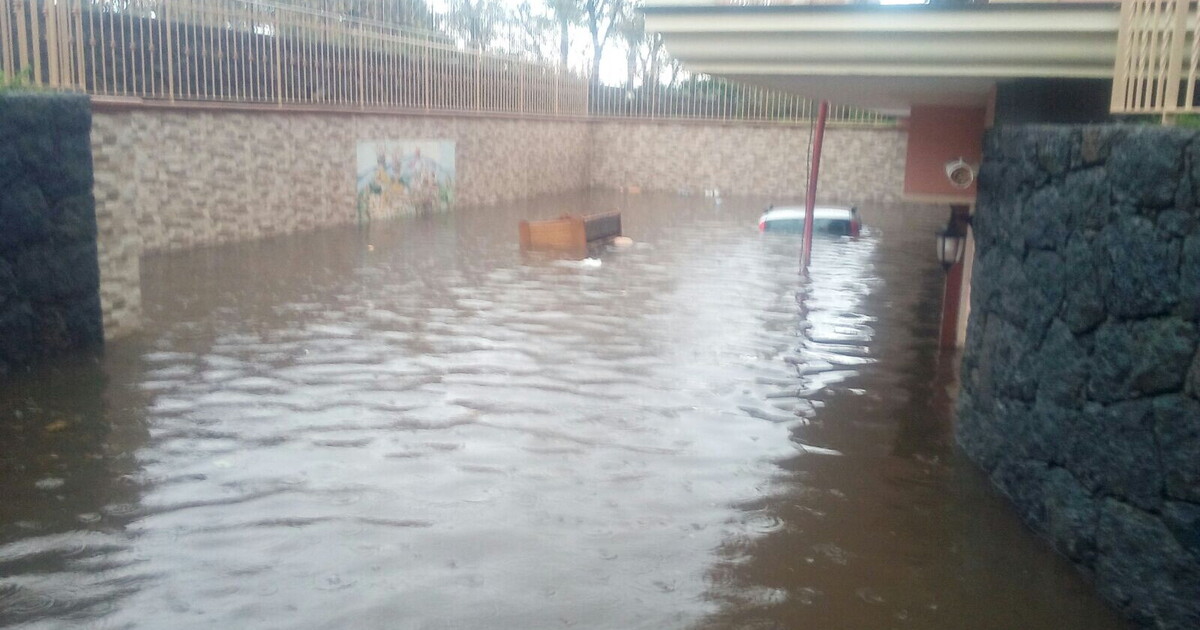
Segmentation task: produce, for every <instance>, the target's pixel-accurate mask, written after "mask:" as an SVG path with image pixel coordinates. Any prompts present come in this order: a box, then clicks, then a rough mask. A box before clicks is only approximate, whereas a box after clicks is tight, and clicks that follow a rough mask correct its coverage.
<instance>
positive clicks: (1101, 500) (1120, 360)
mask: <svg viewBox="0 0 1200 630" xmlns="http://www.w3.org/2000/svg"><path fill="white" fill-rule="evenodd" d="M984 156H985V158H984V163H983V165H982V167H981V170H980V174H979V198H978V205H977V210H976V214H975V220H974V229H975V243H976V256H977V258H976V265H975V271H974V276H973V279H972V285H971V300H972V301H971V321H970V324H969V326H968V338H967V347H966V352H965V355H964V358H963V372H962V393H961V395H960V398H959V406H958V412H959V423H958V427H957V434H958V439H959V442H960V443H961V444H962V446H963V448H964V449H965V450H966V452H967V453H968V454H969V455H970V456H971V457H972V458H973V459H975V461H976V462H978V463H979V464H980V465H981V466H982V467H983V468H984V469H985V470H987V471H988V472H989V473H990V474H991V477H992V481H993V482H994V483H995V484H996V485H997V486H998V487H999V488H1000V489H1001V490H1002V491H1003V492H1005V493H1006V494H1008V495H1009V497H1010V498H1012V500H1013V502H1014V503H1015V504H1016V506H1017V509H1018V511H1019V512H1020V513H1021V514H1022V515H1023V516H1024V518H1025V519H1026V520H1027V521H1028V522H1029V524H1030V525H1031V526H1032V527H1033V528H1034V529H1036V530H1038V531H1039V532H1041V533H1043V534H1044V535H1045V536H1046V537H1047V538H1048V539H1049V540H1050V541H1051V542H1052V543H1054V545H1055V546H1056V547H1057V548H1058V549H1059V550H1060V551H1062V553H1063V554H1064V555H1066V556H1067V557H1068V558H1070V559H1071V560H1073V561H1074V562H1076V563H1077V564H1078V565H1079V566H1080V567H1081V568H1082V569H1083V570H1084V571H1085V572H1087V573H1089V574H1090V575H1092V576H1093V577H1094V578H1095V580H1096V584H1097V587H1098V588H1099V590H1100V591H1101V593H1102V594H1104V595H1105V596H1106V597H1107V598H1108V599H1109V600H1110V601H1112V602H1113V604H1115V605H1116V606H1118V607H1119V608H1120V609H1121V610H1122V611H1123V612H1125V613H1126V614H1127V615H1128V616H1129V617H1130V618H1131V619H1133V620H1134V621H1135V622H1137V623H1138V624H1139V625H1141V626H1144V627H1147V628H1151V627H1152V628H1178V629H1184V628H1200V385H1198V381H1197V378H1198V372H1200V330H1198V322H1197V320H1198V319H1200V303H1198V301H1197V299H1198V298H1197V295H1200V250H1198V249H1197V248H1198V247H1200V203H1198V200H1200V195H1197V191H1200V188H1198V187H1197V182H1200V133H1197V132H1195V131H1185V130H1178V129H1165V128H1154V127H1120V126H1100V127H1096V126H1090V127H1062V126H1030V127H1002V128H999V129H997V130H994V131H992V132H990V133H989V135H988V138H987V140H986V143H985V148H984Z"/></svg>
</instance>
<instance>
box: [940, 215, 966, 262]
mask: <svg viewBox="0 0 1200 630" xmlns="http://www.w3.org/2000/svg"><path fill="white" fill-rule="evenodd" d="M966 249H967V235H966V234H962V233H961V232H960V231H959V230H957V229H955V228H954V226H953V225H952V224H950V223H947V224H946V227H944V228H942V231H941V232H938V233H937V255H938V262H940V263H942V269H944V270H946V271H950V268H951V267H953V266H954V265H957V264H958V263H959V261H961V260H962V259H963V252H964V251H966Z"/></svg>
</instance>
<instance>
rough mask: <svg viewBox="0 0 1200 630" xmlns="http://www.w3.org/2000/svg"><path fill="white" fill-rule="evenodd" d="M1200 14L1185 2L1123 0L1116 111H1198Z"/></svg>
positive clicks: (1115, 73) (1115, 75)
mask: <svg viewBox="0 0 1200 630" xmlns="http://www.w3.org/2000/svg"><path fill="white" fill-rule="evenodd" d="M1198 29H1200V12H1197V6H1196V3H1195V2H1188V1H1186V0H1184V1H1180V0H1125V1H1124V2H1123V3H1122V5H1121V30H1120V33H1119V35H1118V40H1117V57H1116V66H1115V67H1114V69H1113V95H1112V107H1111V110H1112V112H1113V113H1117V114H1164V115H1171V114H1181V113H1194V112H1198V111H1200V107H1197V104H1196V100H1197V99H1196V96H1197V94H1196V93H1197V79H1198V78H1200V73H1198V70H1200V41H1198V40H1197V38H1196V33H1197V30H1198Z"/></svg>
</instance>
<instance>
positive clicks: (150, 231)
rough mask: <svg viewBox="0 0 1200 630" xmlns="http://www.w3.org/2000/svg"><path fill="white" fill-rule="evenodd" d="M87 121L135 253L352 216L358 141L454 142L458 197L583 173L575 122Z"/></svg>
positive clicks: (206, 113) (153, 117)
mask: <svg viewBox="0 0 1200 630" xmlns="http://www.w3.org/2000/svg"><path fill="white" fill-rule="evenodd" d="M96 128H97V133H96V134H95V135H94V136H93V139H94V141H95V144H96V146H95V150H96V153H97V155H102V154H103V155H104V159H103V161H102V167H101V169H100V170H101V171H102V172H105V173H110V172H111V173H120V174H121V176H120V177H119V178H117V179H128V180H129V186H128V188H127V189H122V190H117V189H116V188H117V187H122V188H123V186H124V185H123V184H121V183H119V182H109V181H108V180H109V178H107V177H103V178H102V179H104V180H105V181H106V183H111V184H112V185H113V187H112V188H110V189H109V190H108V191H106V192H108V193H111V194H112V195H115V197H114V199H115V198H124V201H123V202H122V203H124V204H127V205H131V206H132V207H133V208H134V214H133V217H134V220H135V222H136V225H137V227H138V232H139V233H140V235H141V242H142V244H141V248H142V252H143V253H153V252H162V251H170V250H179V249H186V248H191V247H196V246H201V245H215V244H220V243H228V242H233V241H242V240H251V239H256V238H263V237H268V236H273V235H277V234H288V233H292V232H297V231H304V230H311V229H316V228H320V227H326V226H332V225H339V224H344V223H350V222H353V221H355V220H357V213H356V210H355V205H354V203H355V188H354V186H355V172H354V171H355V167H356V154H355V150H356V147H357V143H358V142H359V141H360V140H377V139H378V140H387V139H450V140H454V141H455V142H456V143H457V146H456V152H457V156H456V161H457V171H458V181H457V190H456V194H457V199H458V202H459V203H460V204H466V205H473V204H486V203H495V202H499V201H504V200H511V199H516V198H519V197H525V196H531V195H536V194H542V193H551V192H564V191H570V190H579V189H582V188H586V187H587V181H588V149H589V147H590V131H589V129H588V127H587V124H586V123H584V122H574V121H563V120H557V121H555V120H516V119H504V118H485V117H457V118H452V117H435V116H401V115H368V114H346V113H336V112H329V113H304V112H280V111H269V110H268V111H253V110H241V111H238V110H233V109H215V108H207V109H196V110H193V109H184V108H137V109H129V108H127V107H120V106H117V107H113V106H102V107H101V109H100V110H99V111H98V112H97V114H96ZM110 156H111V157H112V158H113V159H109V157H110ZM102 205H103V204H102ZM122 251H124V248H122Z"/></svg>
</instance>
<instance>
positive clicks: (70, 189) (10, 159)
mask: <svg viewBox="0 0 1200 630" xmlns="http://www.w3.org/2000/svg"><path fill="white" fill-rule="evenodd" d="M91 120H92V118H91V103H90V101H89V99H88V98H87V97H86V96H80V95H66V94H16V95H13V94H10V95H0V377H2V376H4V375H6V374H8V373H10V372H12V371H13V370H17V369H21V368H23V367H25V366H27V365H30V364H31V363H33V362H35V361H37V360H38V359H39V358H42V357H47V356H52V355H55V354H60V353H63V352H68V351H74V350H79V349H93V348H98V347H99V346H100V344H101V343H103V330H102V327H101V318H100V297H99V287H100V271H99V267H98V265H97V261H96V205H95V201H94V200H93V197H92V150H91V138H90V131H91Z"/></svg>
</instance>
